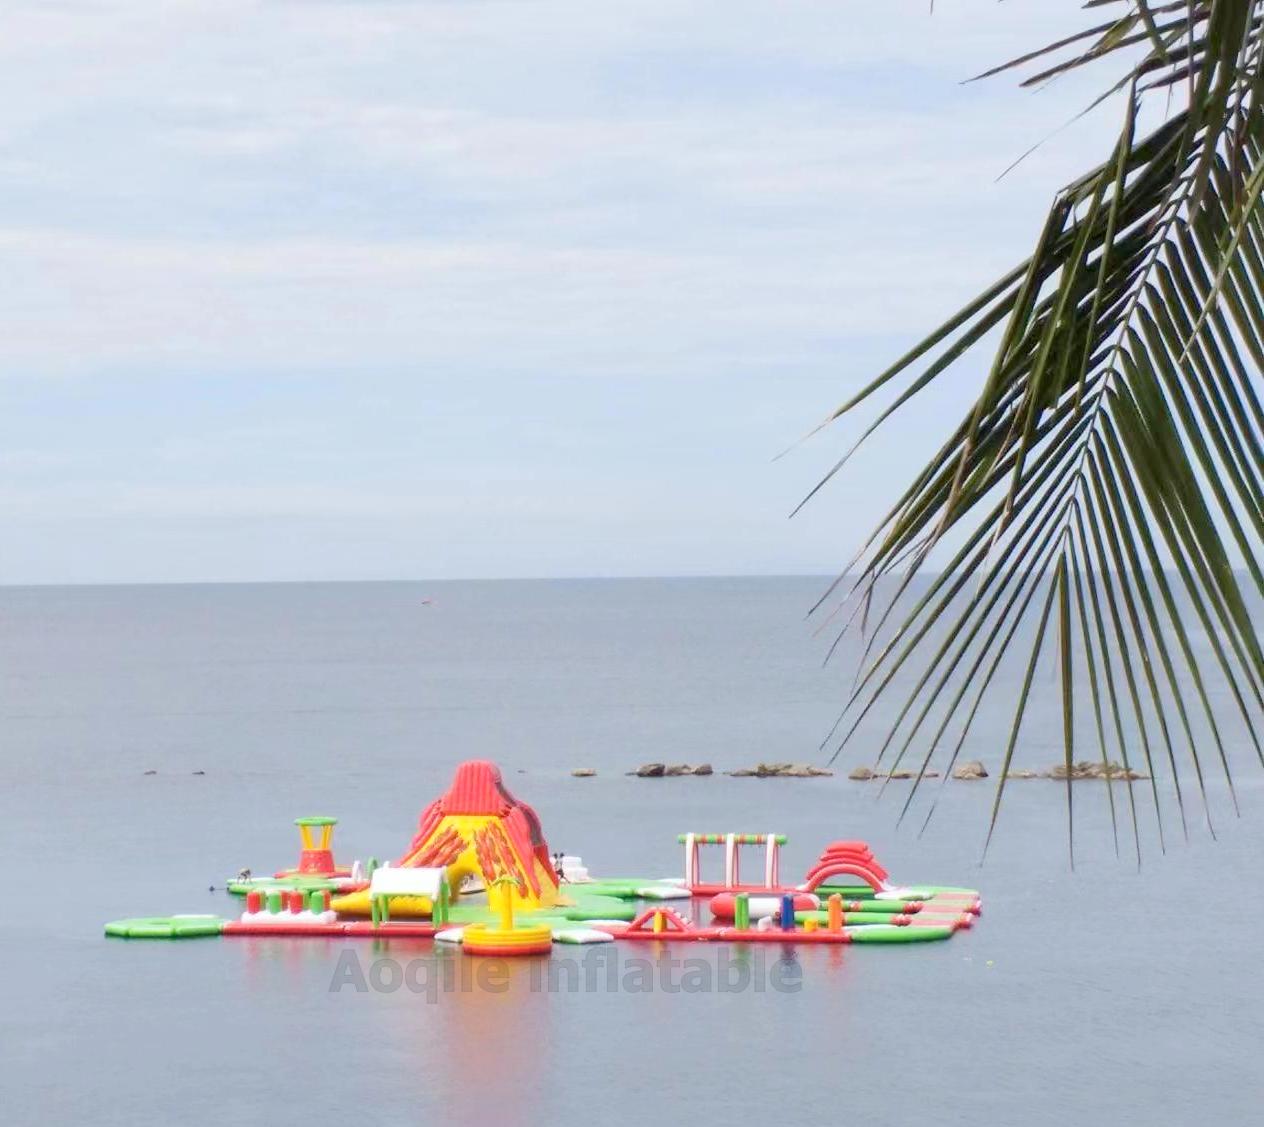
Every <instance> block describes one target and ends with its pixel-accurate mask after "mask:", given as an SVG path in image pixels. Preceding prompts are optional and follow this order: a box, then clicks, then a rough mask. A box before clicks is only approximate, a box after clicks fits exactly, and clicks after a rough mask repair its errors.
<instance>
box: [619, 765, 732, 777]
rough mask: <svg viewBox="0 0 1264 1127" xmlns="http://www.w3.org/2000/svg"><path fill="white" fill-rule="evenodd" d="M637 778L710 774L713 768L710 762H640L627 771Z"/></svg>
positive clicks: (712, 772)
mask: <svg viewBox="0 0 1264 1127" xmlns="http://www.w3.org/2000/svg"><path fill="white" fill-rule="evenodd" d="M628 774H629V775H635V776H636V777H637V778H639V779H661V778H664V777H666V778H677V777H679V776H681V775H711V774H714V770H713V768H712V767H711V764H710V763H699V764H698V765H697V766H696V767H691V766H690V765H689V764H688V763H642V764H641V766H640V767H638V768H637V769H636V770H635V771H629V772H628Z"/></svg>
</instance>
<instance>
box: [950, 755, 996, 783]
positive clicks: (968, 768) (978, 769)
mask: <svg viewBox="0 0 1264 1127" xmlns="http://www.w3.org/2000/svg"><path fill="white" fill-rule="evenodd" d="M952 777H953V778H954V779H986V778H987V777H988V773H987V768H986V767H984V766H983V764H982V763H980V762H979V761H978V760H977V759H967V760H966V761H965V762H964V763H958V764H957V766H955V767H954V768H953V769H952Z"/></svg>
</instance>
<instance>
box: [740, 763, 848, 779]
mask: <svg viewBox="0 0 1264 1127" xmlns="http://www.w3.org/2000/svg"><path fill="white" fill-rule="evenodd" d="M725 774H727V775H732V776H733V777H734V778H751V779H816V778H826V777H829V776H831V775H833V774H834V772H833V771H831V770H830V769H829V768H828V767H814V766H812V764H810V763H756V764H755V766H754V767H739V768H738V769H737V770H736V771H726V772H725Z"/></svg>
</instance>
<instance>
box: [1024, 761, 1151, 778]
mask: <svg viewBox="0 0 1264 1127" xmlns="http://www.w3.org/2000/svg"><path fill="white" fill-rule="evenodd" d="M1068 777H1069V778H1071V779H1105V778H1110V779H1119V780H1121V781H1128V782H1131V781H1133V780H1135V779H1148V778H1149V775H1143V774H1141V772H1139V771H1134V770H1133V769H1132V768H1131V767H1125V766H1124V765H1123V764H1122V763H1116V762H1114V760H1111V761H1110V762H1108V763H1102V762H1100V761H1098V762H1096V763H1091V762H1089V761H1087V760H1083V759H1082V760H1080V762H1078V763H1072V764H1071V768H1070V770H1068V769H1067V765H1066V764H1065V763H1056V764H1054V766H1053V767H1051V768H1050V769H1049V778H1051V779H1062V780H1064V781H1065V780H1066V779H1067V778H1068Z"/></svg>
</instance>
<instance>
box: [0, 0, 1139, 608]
mask: <svg viewBox="0 0 1264 1127" xmlns="http://www.w3.org/2000/svg"><path fill="white" fill-rule="evenodd" d="M0 12H3V16H4V25H5V34H4V35H3V37H0V264H2V266H3V268H2V269H0V527H3V530H4V532H3V536H2V537H0V583H98V582H190V581H221V580H222V581H246V580H319V579H345V580H357V579H412V578H417V579H438V578H491V577H508V576H531V577H535V576H618V575H707V574H760V573H814V574H820V573H827V572H833V571H836V570H837V569H838V568H839V567H841V566H842V565H843V564H844V563H846V562H847V560H848V559H849V558H850V557H851V555H852V554H853V552H854V551H855V549H856V547H857V546H858V545H859V544H860V543H861V542H862V540H863V539H864V536H865V535H866V534H867V533H868V531H869V530H870V529H871V527H872V526H873V524H874V523H875V521H876V520H877V519H878V518H879V517H880V516H881V515H882V512H883V511H884V503H889V501H890V500H891V499H892V498H893V497H894V496H895V495H896V493H897V491H898V489H899V487H901V486H902V485H903V484H905V483H906V481H907V480H908V478H909V477H910V476H911V474H912V473H913V472H914V471H915V470H916V469H917V468H918V466H919V465H920V462H919V456H921V455H923V452H924V451H925V450H926V448H927V447H928V446H929V444H930V443H931V442H935V444H936V445H938V442H937V441H936V440H937V439H939V438H940V437H941V436H942V435H943V434H945V433H946V432H947V429H948V427H949V426H950V425H951V424H952V423H953V422H955V421H956V418H957V417H958V416H959V414H960V412H961V411H962V410H963V408H964V406H965V404H966V403H967V402H969V399H970V397H971V395H972V393H973V392H974V391H975V390H976V389H977V387H978V385H979V380H980V378H981V372H982V370H983V369H984V368H985V364H986V357H985V356H983V355H979V356H978V357H974V358H971V359H969V360H968V361H967V362H966V363H965V364H963V365H961V366H960V368H959V369H958V370H957V371H956V372H955V373H954V374H953V376H952V377H951V378H950V379H947V380H941V381H939V382H940V384H942V386H941V387H939V388H937V389H936V390H935V392H934V394H933V395H932V396H931V397H928V398H926V399H925V400H924V401H919V402H917V403H916V404H914V405H913V406H911V407H910V408H909V409H908V410H907V412H906V413H905V415H904V417H902V418H900V419H899V420H898V423H897V425H895V426H894V427H892V428H890V429H889V430H887V431H885V432H883V433H881V434H880V435H879V436H878V437H877V438H876V440H875V441H874V442H873V443H872V445H871V446H870V447H869V448H868V449H867V450H866V452H865V453H864V454H863V456H862V457H860V458H858V459H857V460H856V461H855V462H854V463H853V465H852V467H851V468H850V470H849V472H848V473H847V474H846V475H845V476H844V477H842V478H841V479H839V480H838V481H836V482H835V483H834V484H832V485H831V486H830V488H828V489H827V490H825V491H823V492H822V493H821V494H820V495H818V497H817V498H816V499H815V500H814V501H813V503H812V504H811V505H809V506H808V507H807V508H805V509H804V510H803V511H802V512H801V513H800V514H799V515H797V516H796V517H795V518H794V519H793V520H788V519H787V517H788V515H789V513H790V512H791V510H792V509H793V508H794V507H795V505H796V504H797V503H798V501H799V500H800V499H801V497H802V496H803V495H804V494H805V493H806V492H807V491H808V490H809V489H810V488H811V486H812V485H813V484H814V483H815V482H816V480H817V479H818V478H819V476H820V475H821V473H822V472H823V471H824V470H825V469H826V468H827V467H828V466H829V465H830V464H831V463H832V462H833V461H834V460H835V459H836V458H837V457H838V455H839V454H840V452H841V451H843V450H844V449H846V447H847V446H848V445H849V441H850V439H851V438H853V437H854V436H855V434H856V433H857V432H858V429H859V427H860V426H861V425H862V424H863V422H864V421H865V418H864V417H863V416H862V417H860V418H858V419H857V420H855V421H854V422H853V421H847V422H844V423H842V424H839V425H836V426H834V427H831V428H829V429H827V430H825V431H823V432H821V433H820V434H817V435H816V436H814V437H813V438H812V439H811V440H810V441H807V442H805V443H802V444H800V445H797V446H795V447H794V449H793V450H792V451H791V453H790V454H788V455H787V456H786V457H784V458H781V459H778V460H774V459H775V456H776V455H777V454H779V453H780V452H781V451H783V450H784V449H786V448H787V447H789V446H791V445H792V444H794V443H795V442H796V440H797V439H799V438H800V437H801V436H803V435H804V434H805V433H806V432H808V431H809V430H810V429H811V428H812V427H813V426H814V425H815V424H816V423H817V422H819V421H820V420H821V419H822V418H823V417H825V416H826V414H827V413H828V412H829V411H830V410H831V409H832V408H833V407H835V406H836V405H837V404H838V403H840V402H841V401H843V400H844V399H846V398H847V397H848V395H849V394H850V393H851V392H852V391H854V390H855V389H856V388H858V387H860V386H862V385H863V384H864V383H865V382H867V380H868V379H869V378H871V377H872V376H873V375H874V374H875V373H876V372H877V371H879V370H880V369H881V368H882V367H883V366H884V365H885V363H886V362H888V361H890V360H891V359H893V358H894V357H895V356H897V355H898V354H899V353H900V352H902V351H903V350H904V349H905V348H907V347H908V346H909V345H910V344H912V343H913V342H915V341H916V340H918V339H920V337H921V336H923V335H925V333H926V332H927V331H928V330H930V329H932V328H934V327H935V326H936V325H938V324H939V323H940V322H941V321H943V320H944V319H945V318H946V317H947V316H948V315H949V314H951V313H952V312H953V311H954V310H955V309H956V308H958V307H959V306H960V305H962V304H964V303H965V302H966V301H967V300H969V299H970V298H971V297H972V296H973V295H974V294H975V293H976V292H977V291H978V290H979V289H981V288H982V287H983V286H985V285H986V284H987V283H989V282H990V281H992V280H993V279H994V278H995V277H997V276H998V275H1000V274H1001V273H1003V272H1004V271H1005V270H1007V269H1008V268H1009V267H1010V266H1012V265H1013V264H1014V263H1015V262H1017V261H1020V260H1021V259H1023V258H1024V257H1025V256H1026V253H1027V252H1028V250H1029V249H1030V247H1031V245H1032V244H1033V242H1034V240H1035V237H1036V234H1037V232H1038V228H1039V224H1040V222H1041V220H1042V218H1043V213H1044V211H1045V209H1046V208H1047V206H1048V204H1049V201H1050V199H1051V198H1052V196H1053V193H1054V191H1055V190H1056V189H1057V188H1058V187H1059V186H1061V185H1062V184H1063V183H1065V182H1067V181H1068V180H1070V179H1072V178H1073V177H1074V176H1075V175H1077V174H1078V173H1079V172H1080V171H1082V170H1083V169H1085V168H1086V167H1088V166H1089V165H1091V164H1093V163H1096V162H1097V161H1099V160H1101V159H1103V158H1104V157H1105V156H1106V155H1107V154H1108V152H1109V149H1110V146H1111V145H1112V143H1113V139H1114V137H1115V135H1116V133H1117V130H1118V127H1119V122H1120V120H1121V115H1122V107H1121V106H1120V105H1119V104H1117V103H1113V104H1108V105H1107V106H1105V107H1103V108H1101V109H1099V110H1097V111H1095V112H1094V113H1092V114H1090V115H1088V116H1087V117H1086V118H1084V119H1083V120H1080V121H1078V122H1075V123H1074V124H1071V125H1068V124H1067V123H1068V122H1069V121H1070V120H1071V118H1072V117H1073V116H1074V115H1075V113H1076V112H1077V111H1079V110H1080V109H1081V108H1082V107H1083V106H1084V105H1085V104H1087V102H1088V101H1089V100H1090V97H1091V96H1092V95H1093V94H1095V93H1096V92H1097V90H1098V89H1099V88H1100V87H1101V86H1102V85H1103V83H1104V82H1105V80H1106V78H1107V76H1108V73H1109V72H1098V73H1093V74H1089V75H1086V76H1073V77H1072V78H1071V79H1069V80H1067V81H1064V82H1058V83H1054V84H1052V85H1051V86H1049V87H1047V88H1044V89H1041V90H1036V91H1025V90H1020V89H1018V87H1017V83H1016V82H1015V81H1014V80H1013V79H1012V78H1010V77H1002V78H998V79H992V80H990V81H987V82H982V83H972V84H963V83H962V81H961V80H962V79H964V78H967V77H969V76H970V75H972V74H974V73H976V72H978V71H980V70H982V69H984V68H985V67H987V66H989V65H991V64H993V63H995V62H998V61H1001V60H1003V59H1006V58H1009V57H1011V56H1013V55H1016V54H1019V53H1021V52H1023V51H1025V50H1028V49H1030V48H1032V47H1035V46H1037V45H1040V44H1041V43H1043V42H1046V41H1048V40H1051V39H1054V38H1057V37H1059V36H1060V35H1062V34H1065V33H1066V32H1067V31H1070V30H1076V29H1078V28H1080V27H1082V26H1083V25H1084V23H1085V21H1086V14H1085V13H1083V12H1082V11H1080V9H1079V4H1078V2H1077V0H1038V2H1037V0H1033V2H1030V3H1021V2H1010V3H1004V4H998V3H996V2H995V0H938V2H937V3H935V5H934V10H933V12H932V11H931V10H930V5H929V4H928V3H927V0H883V2H882V3H878V2H876V0H812V2H807V0H778V2H776V3H774V2H771V0H714V2H711V0H707V2H703V0H697V2H691V0H628V2H625V0H600V2H597V3H594V2H593V0H255V2H248V0H211V2H202V0H196V2H195V0H187V2H186V0H163V2H162V3H161V4H155V3H154V2H153V0H135V2H133V0H123V2H106V0H101V2H87V0H83V2H71V0H38V2H17V0H0ZM1064 126H1066V128H1063V127H1064ZM1046 138H1048V140H1047V141H1046V143H1045V144H1043V145H1042V146H1041V147H1040V148H1038V149H1037V150H1036V152H1035V153H1034V154H1033V155H1031V156H1030V157H1029V158H1027V159H1026V160H1025V161H1023V162H1022V163H1021V164H1020V165H1019V166H1018V167H1017V168H1016V169H1015V170H1014V171H1012V172H1010V173H1009V174H1008V175H1006V176H1004V177H1003V178H1001V179H999V180H998V176H999V174H1000V173H1001V172H1002V171H1003V170H1004V169H1005V168H1006V167H1007V166H1008V165H1010V163H1011V162H1012V161H1013V160H1014V159H1015V158H1017V157H1018V156H1019V155H1020V154H1021V153H1023V152H1024V151H1025V150H1026V149H1027V148H1029V147H1030V146H1031V145H1033V144H1035V143H1036V142H1039V141H1042V140H1045V139H1046Z"/></svg>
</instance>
